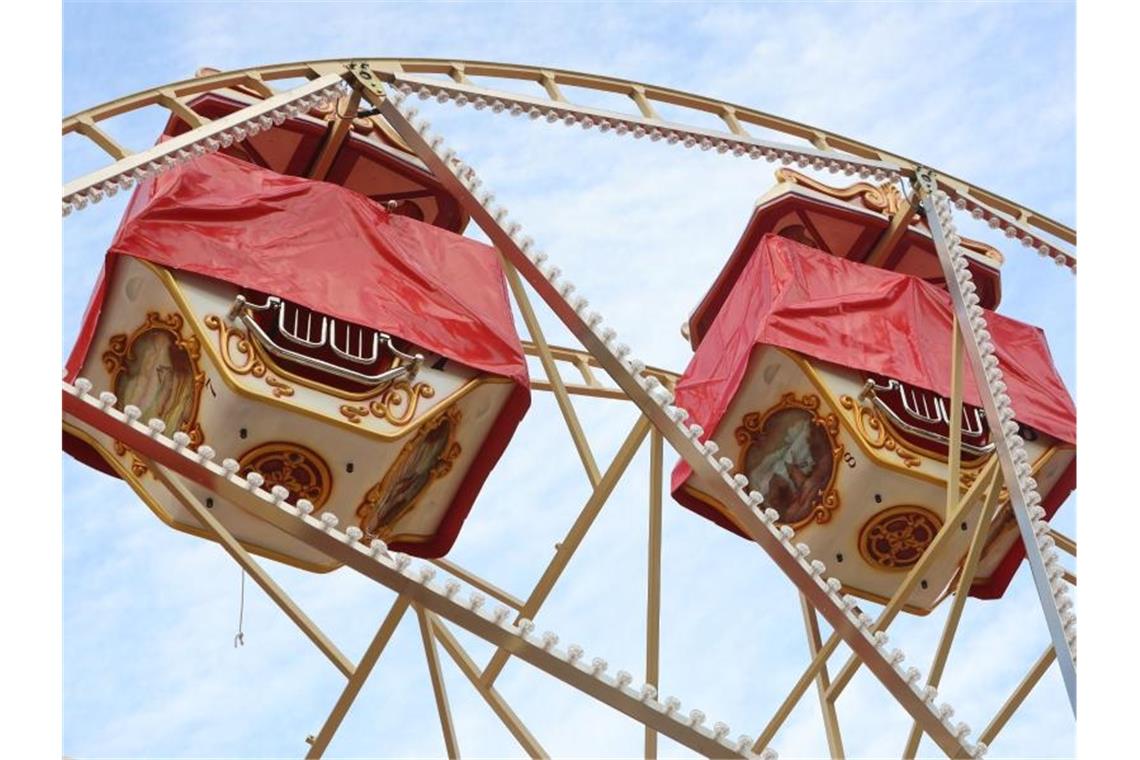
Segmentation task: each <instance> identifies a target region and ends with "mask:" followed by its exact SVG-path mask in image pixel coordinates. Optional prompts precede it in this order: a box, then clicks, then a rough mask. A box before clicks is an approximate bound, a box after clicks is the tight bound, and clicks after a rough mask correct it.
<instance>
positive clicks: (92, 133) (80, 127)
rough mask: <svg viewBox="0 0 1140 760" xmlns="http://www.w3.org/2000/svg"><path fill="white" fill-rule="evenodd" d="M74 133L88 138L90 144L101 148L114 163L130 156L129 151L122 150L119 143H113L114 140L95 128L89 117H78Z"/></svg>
mask: <svg viewBox="0 0 1140 760" xmlns="http://www.w3.org/2000/svg"><path fill="white" fill-rule="evenodd" d="M75 131H76V132H78V133H79V134H81V135H83V136H84V137H87V138H89V139H90V140H91V142H93V143H95V144H96V145H98V146H99V147H100V148H102V149H103V151H104V152H105V153H107V155H109V156H110V157H111V158H113V159H115V160H116V161H119V160H121V159H124V158H126V157H127V156H129V155H131V152H130V151H129V150H127V149H126V148H124V147H123V146H122V145H119V143H118V142H116V141H115V138H113V137H111V136H110V135H109V134H107V133H106V132H104V131H103V130H102V129H100V128H99V127H98V126H96V124H95V122H94V121H92V120H91V118H90V117H89V116H81V117H79V120H78V121H77V122H76V125H75Z"/></svg>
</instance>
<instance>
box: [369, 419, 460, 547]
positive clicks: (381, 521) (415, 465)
mask: <svg viewBox="0 0 1140 760" xmlns="http://www.w3.org/2000/svg"><path fill="white" fill-rule="evenodd" d="M450 411H451V413H449V414H444V415H443V416H441V417H439V418H438V419H437V420H435V422H433V423H430V424H429V425H428V426H427V427H425V428H423V429H422V430H420V432H419V433H417V434H416V436H415V437H414V438H413V439H412V440H411V441H410V442H409V443H408V444H407V445H406V446H405V447H404V450H403V451H401V452H400V456H399V457H397V459H396V461H395V463H393V464H392V467H391V468H390V469H389V470H388V472H387V473H386V474H385V475H384V479H383V480H382V481H381V482H380V484H379V485H378V486H376V487H374V488H373V489H372V490H370V491H369V492H368V494H367V495H366V496H365V499H364V503H363V504H361V505H360V507H359V508H358V509H357V515H358V516H359V517H361V518H362V520H361V524H360V527H361V529H362V530H363V531H364V534H365V535H366V536H369V537H376V536H380V537H386V536H387V535H388V533H389V531H390V528H391V526H392V525H393V523H395V522H396V521H397V520H398V519H400V518H401V517H402V516H403V515H404V514H405V513H406V512H407V511H408V510H409V509H410V508H411V507H412V505H413V504H414V502H415V501H416V500H417V499H419V497H420V496H421V495H422V494H423V492H424V490H425V489H426V488H427V486H428V485H429V484H430V483H431V481H433V480H435V479H436V478H438V477H441V476H443V475H444V474H446V473H447V471H448V470H450V469H451V463H452V462H453V461H454V460H455V458H456V457H457V456H458V455H459V444H457V443H455V442H454V440H453V437H454V432H455V426H456V423H457V422H458V418H459V414H458V411H457V410H450Z"/></svg>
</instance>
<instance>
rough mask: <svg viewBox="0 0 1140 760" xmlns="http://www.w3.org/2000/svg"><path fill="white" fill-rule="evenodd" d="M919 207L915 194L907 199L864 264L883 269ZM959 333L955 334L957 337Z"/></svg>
mask: <svg viewBox="0 0 1140 760" xmlns="http://www.w3.org/2000/svg"><path fill="white" fill-rule="evenodd" d="M917 206H918V196H917V195H915V194H912V195H910V196H909V197H907V198H906V199H905V200H904V201H903V203H902V206H900V207H899V209H898V211H896V212H895V215H894V216H892V217H891V222H890V224H889V225H887V228H886V229H885V230H883V234H882V235H880V236H879V239H878V240H877V241H876V242H875V247H874V248H872V249H871V252H870V253H868V254H867V258H866V259H864V261H863V263H864V264H867V265H868V266H872V267H881V266H883V264H885V263H886V260H887V255H888V254H889V253H890V252H891V251H892V250H894V248H895V246H897V245H898V244H899V241H900V240H902V237H903V235H905V234H906V231H907V230H908V229H909V228H910V222H911V220H912V219H913V218H914V210H915V208H917ZM956 334H957V333H955V335H956Z"/></svg>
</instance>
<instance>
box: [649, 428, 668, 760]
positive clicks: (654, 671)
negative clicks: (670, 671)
mask: <svg viewBox="0 0 1140 760" xmlns="http://www.w3.org/2000/svg"><path fill="white" fill-rule="evenodd" d="M663 457H664V439H663V438H662V437H661V433H659V432H658V431H656V430H654V431H653V434H652V435H651V436H650V438H649V563H648V565H649V566H648V568H647V572H646V575H647V583H646V586H647V588H646V602H645V682H646V683H651V684H653V685H654V686H657V685H658V684H659V678H660V675H661V673H660V664H661V663H660V656H661V491H662V486H663V482H664V479H665V474H664V468H663V466H662V460H663ZM645 757H646V758H656V757H657V732H656V731H654V730H653V729H652V728H650V727H649V726H646V727H645Z"/></svg>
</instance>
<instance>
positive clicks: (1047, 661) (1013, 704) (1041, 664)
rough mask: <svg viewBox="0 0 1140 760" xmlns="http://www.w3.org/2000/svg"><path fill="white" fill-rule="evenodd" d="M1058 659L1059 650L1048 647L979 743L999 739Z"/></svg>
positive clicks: (984, 732)
mask: <svg viewBox="0 0 1140 760" xmlns="http://www.w3.org/2000/svg"><path fill="white" fill-rule="evenodd" d="M1056 659H1057V650H1056V649H1054V648H1053V647H1047V648H1046V649H1045V651H1044V652H1043V653H1042V654H1041V657H1039V658H1038V659H1037V662H1035V663H1034V664H1033V667H1032V668H1030V669H1029V673H1027V674H1026V676H1025V678H1023V679H1021V683H1019V684H1018V685H1017V687H1016V688H1015V689H1014V690H1013V693H1012V694H1010V695H1009V698H1008V699H1006V701H1005V704H1003V705H1002V706H1001V709H1000V710H998V712H997V715H995V716H994V717H993V719H992V720H990V722H989V725H987V726H986V728H985V730H983V731H982V733H981V734H980V735H979V736H978V741H980V742H982V743H984V744H986V745H987V746H989V745H990V744H993V741H994V739H996V738H997V736H998V733H999V732H1001V730H1002V729H1003V728H1005V724H1006V723H1008V722H1009V719H1010V718H1012V717H1013V714H1014V713H1015V712H1017V708H1019V707H1021V703H1022V702H1024V701H1025V698H1026V697H1028V696H1029V692H1031V691H1033V687H1034V686H1036V685H1037V682H1038V681H1040V680H1041V676H1043V675H1045V673H1046V672H1047V671H1048V670H1049V666H1050V665H1052V664H1053V662H1054V661H1055V660H1056Z"/></svg>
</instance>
